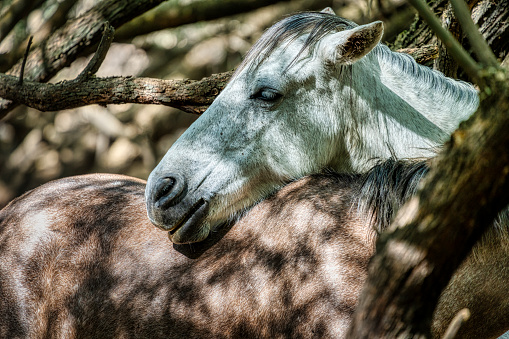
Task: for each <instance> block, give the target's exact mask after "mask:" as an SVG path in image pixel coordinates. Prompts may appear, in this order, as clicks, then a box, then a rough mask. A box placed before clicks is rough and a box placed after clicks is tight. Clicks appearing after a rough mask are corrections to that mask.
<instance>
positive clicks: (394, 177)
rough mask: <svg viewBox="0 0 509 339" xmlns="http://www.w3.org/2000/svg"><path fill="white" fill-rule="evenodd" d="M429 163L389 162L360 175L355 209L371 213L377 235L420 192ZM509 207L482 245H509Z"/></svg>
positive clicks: (478, 251) (479, 253)
mask: <svg viewBox="0 0 509 339" xmlns="http://www.w3.org/2000/svg"><path fill="white" fill-rule="evenodd" d="M428 164H429V160H394V159H389V160H385V161H382V162H380V163H379V164H378V165H375V166H374V167H373V168H371V170H369V171H368V172H366V173H364V174H361V175H359V178H358V181H359V182H360V183H359V185H358V186H357V188H356V189H355V190H354V196H355V198H354V201H353V205H352V207H356V208H357V209H358V210H359V212H360V213H361V214H363V215H365V214H366V213H369V214H370V215H369V216H370V218H371V221H372V223H373V227H374V229H375V231H376V232H377V233H381V232H383V231H384V230H385V229H386V228H387V227H388V226H389V225H390V224H391V222H392V219H393V218H394V216H395V214H396V212H397V211H398V209H399V208H400V207H401V206H402V205H403V204H404V203H405V202H406V201H407V200H408V199H409V198H410V197H411V196H412V195H414V194H415V193H416V191H417V188H418V186H419V183H420V181H421V180H422V178H423V177H424V176H425V175H426V174H427V173H428V170H429V166H428ZM508 239H509V208H505V209H504V210H502V211H501V212H500V213H499V214H498V216H497V218H496V219H495V221H494V223H493V227H492V228H491V229H490V230H489V231H488V232H486V233H485V235H484V236H483V238H482V239H481V242H482V243H484V244H489V245H493V244H498V245H500V243H502V244H503V245H504V246H509V242H508ZM484 247H487V248H489V247H490V246H477V247H476V250H474V252H473V253H474V256H475V257H476V258H478V259H479V258H482V256H483V253H482V250H481V249H482V248H484Z"/></svg>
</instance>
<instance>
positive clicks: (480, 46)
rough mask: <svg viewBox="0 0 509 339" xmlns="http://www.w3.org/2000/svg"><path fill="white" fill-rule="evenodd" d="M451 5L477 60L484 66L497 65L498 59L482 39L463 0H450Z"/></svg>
mask: <svg viewBox="0 0 509 339" xmlns="http://www.w3.org/2000/svg"><path fill="white" fill-rule="evenodd" d="M451 5H452V7H453V8H454V14H455V15H456V18H457V19H458V21H459V22H460V24H461V27H462V28H463V31H464V32H465V34H466V36H467V37H468V40H469V41H470V44H471V45H472V48H473V50H474V53H475V54H476V55H477V57H478V58H479V61H480V62H481V63H482V64H484V65H485V66H493V67H497V66H498V65H499V63H498V60H497V58H496V57H495V54H493V51H492V50H491V48H490V46H489V45H488V43H487V42H486V40H484V38H483V36H482V35H481V33H479V29H478V28H477V26H476V25H475V24H474V22H473V21H472V18H471V17H470V11H469V9H468V7H467V5H466V3H465V1H464V0H451Z"/></svg>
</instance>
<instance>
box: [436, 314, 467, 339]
mask: <svg viewBox="0 0 509 339" xmlns="http://www.w3.org/2000/svg"><path fill="white" fill-rule="evenodd" d="M468 319H470V310H469V309H468V308H463V309H461V310H459V311H458V313H456V315H455V316H454V318H453V319H452V321H451V323H450V324H449V326H448V327H447V330H446V331H445V333H444V336H443V337H442V339H454V338H455V337H456V334H458V331H459V329H460V328H461V326H463V324H464V323H465V322H467V321H468Z"/></svg>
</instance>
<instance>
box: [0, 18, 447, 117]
mask: <svg viewBox="0 0 509 339" xmlns="http://www.w3.org/2000/svg"><path fill="white" fill-rule="evenodd" d="M105 30H106V31H107V32H106V34H105V38H104V39H103V41H105V42H104V43H101V45H100V46H99V48H98V51H97V52H96V54H95V55H94V57H93V58H92V60H91V61H90V63H89V64H88V65H87V66H86V68H85V70H84V71H83V72H81V74H80V75H79V76H78V77H77V78H76V79H74V80H70V81H63V82H60V83H57V84H44V83H38V82H34V81H27V80H24V81H23V86H19V84H18V82H19V80H17V79H18V78H16V77H14V76H10V75H6V74H2V73H0V97H1V98H4V99H8V100H12V101H13V102H15V103H17V104H23V105H26V106H28V107H32V108H35V109H38V110H40V111H44V112H45V111H56V110H63V109H71V108H76V107H82V106H87V105H92V104H100V105H109V104H125V103H136V104H156V105H166V106H171V107H175V108H178V109H181V110H183V111H184V112H187V113H193V114H201V113H203V112H204V111H205V110H206V109H207V107H208V106H209V105H210V104H211V103H212V101H214V99H215V98H216V96H217V95H219V93H220V92H221V91H222V90H223V88H224V87H225V86H226V84H227V82H228V80H229V79H230V77H231V75H232V73H233V72H225V73H220V74H213V75H211V76H210V77H207V78H203V79H202V80H199V81H197V80H160V79H153V78H134V77H109V78H91V77H90V75H91V74H93V73H95V72H96V71H97V70H98V69H99V66H100V63H101V62H102V60H103V58H104V55H105V54H106V51H107V48H108V46H109V44H108V43H107V41H110V42H111V36H112V35H113V28H110V29H106V28H105ZM108 32H109V33H108ZM110 35H111V36H110ZM398 52H402V53H407V54H409V55H411V56H412V57H414V58H415V59H416V60H417V61H418V62H421V63H426V62H427V61H429V60H431V59H434V58H436V56H437V47H435V46H423V47H422V48H411V49H401V50H398ZM98 55H102V56H103V57H98ZM96 56H97V57H96ZM83 74H87V76H84V75H83Z"/></svg>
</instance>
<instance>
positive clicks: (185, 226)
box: [168, 198, 209, 244]
mask: <svg viewBox="0 0 509 339" xmlns="http://www.w3.org/2000/svg"><path fill="white" fill-rule="evenodd" d="M208 210H209V202H208V200H205V199H204V198H200V199H199V200H198V201H197V202H196V203H195V204H194V205H193V206H192V207H191V208H190V209H189V211H187V213H185V214H184V215H183V216H182V217H181V218H180V219H179V220H178V221H177V222H176V223H175V225H174V227H173V228H172V229H171V230H170V231H168V237H169V238H170V240H171V241H172V242H173V243H176V244H182V243H191V242H198V241H201V240H203V239H204V238H203V234H202V233H203V232H202V230H201V228H202V227H203V225H201V224H202V221H203V219H205V217H206V216H207V213H208ZM206 235H208V232H207V234H206Z"/></svg>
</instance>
